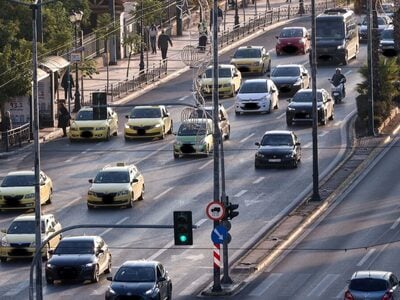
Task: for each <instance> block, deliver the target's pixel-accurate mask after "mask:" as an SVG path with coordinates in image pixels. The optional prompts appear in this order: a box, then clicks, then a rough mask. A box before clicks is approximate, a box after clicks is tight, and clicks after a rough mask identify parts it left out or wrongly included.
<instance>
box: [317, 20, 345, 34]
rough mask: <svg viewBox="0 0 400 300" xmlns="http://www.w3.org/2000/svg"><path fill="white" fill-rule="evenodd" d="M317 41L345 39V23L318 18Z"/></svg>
mask: <svg viewBox="0 0 400 300" xmlns="http://www.w3.org/2000/svg"><path fill="white" fill-rule="evenodd" d="M316 21H317V24H316V25H317V26H316V27H317V33H316V38H317V39H344V35H345V34H344V23H343V22H342V21H339V20H327V19H321V20H318V18H317V20H316Z"/></svg>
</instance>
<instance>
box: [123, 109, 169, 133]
mask: <svg viewBox="0 0 400 300" xmlns="http://www.w3.org/2000/svg"><path fill="white" fill-rule="evenodd" d="M125 117H126V118H127V119H128V121H127V122H126V123H125V131H124V136H125V140H128V139H137V138H154V137H158V138H161V139H163V138H164V137H165V135H166V134H168V133H172V126H173V122H172V118H171V115H170V113H169V112H168V110H167V108H166V107H165V106H164V105H154V106H144V105H143V106H136V107H134V108H133V109H132V110H131V112H130V114H129V115H126V116H125Z"/></svg>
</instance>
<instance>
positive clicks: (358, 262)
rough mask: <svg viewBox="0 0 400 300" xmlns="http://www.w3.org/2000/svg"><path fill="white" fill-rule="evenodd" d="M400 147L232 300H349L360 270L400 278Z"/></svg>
mask: <svg viewBox="0 0 400 300" xmlns="http://www.w3.org/2000/svg"><path fill="white" fill-rule="evenodd" d="M399 146H400V143H399V141H398V139H397V140H395V141H394V142H393V144H392V147H391V148H389V147H387V148H386V149H385V150H384V151H387V153H386V155H383V154H384V153H382V154H381V155H380V156H378V157H377V159H376V160H375V161H374V162H373V163H371V165H370V167H369V170H367V172H365V173H363V175H362V177H361V178H359V179H358V181H356V182H355V184H354V185H353V186H352V187H350V189H349V190H348V192H347V193H346V194H344V195H343V196H342V197H341V198H339V199H338V201H337V202H336V203H335V204H334V206H332V207H331V208H330V209H329V210H328V211H327V212H326V214H325V216H324V217H322V218H321V220H320V221H319V222H317V223H316V224H314V226H313V228H310V229H309V230H308V231H307V232H305V233H304V234H303V237H302V238H301V239H300V241H298V244H297V245H296V246H295V247H293V248H292V249H293V250H292V251H286V253H285V257H284V258H281V259H280V261H279V262H276V263H275V264H274V265H272V266H270V267H269V268H267V269H266V270H264V271H263V272H262V273H260V274H258V276H257V278H256V279H254V280H253V281H251V283H250V284H249V285H248V286H247V287H246V288H245V289H244V290H243V291H242V292H241V293H240V294H238V295H237V296H236V297H233V298H232V299H277V300H278V299H279V300H284V299H291V300H296V299H298V300H303V299H321V300H326V299H343V296H344V291H345V288H346V287H347V280H349V279H350V277H351V275H352V274H353V273H354V272H355V271H359V270H382V271H392V272H394V273H395V274H397V275H398V274H399V269H400V263H399V259H398V254H399V249H400V243H399V239H400V233H399V224H400V218H399V215H400V214H399V207H400V206H399V194H400V187H399V185H398V170H399V167H400V162H399V160H398V156H399V154H400V148H399ZM368 171H369V172H368Z"/></svg>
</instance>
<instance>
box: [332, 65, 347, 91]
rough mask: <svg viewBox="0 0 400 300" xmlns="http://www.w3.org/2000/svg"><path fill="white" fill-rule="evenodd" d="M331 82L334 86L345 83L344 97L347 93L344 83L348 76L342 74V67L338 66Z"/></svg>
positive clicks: (343, 88) (343, 87)
mask: <svg viewBox="0 0 400 300" xmlns="http://www.w3.org/2000/svg"><path fill="white" fill-rule="evenodd" d="M331 82H332V84H333V85H334V86H338V85H339V84H341V83H343V85H342V94H343V97H344V96H345V95H346V89H345V86H344V83H345V82H346V76H344V75H343V74H342V70H341V69H340V68H336V71H335V74H333V76H332V79H331Z"/></svg>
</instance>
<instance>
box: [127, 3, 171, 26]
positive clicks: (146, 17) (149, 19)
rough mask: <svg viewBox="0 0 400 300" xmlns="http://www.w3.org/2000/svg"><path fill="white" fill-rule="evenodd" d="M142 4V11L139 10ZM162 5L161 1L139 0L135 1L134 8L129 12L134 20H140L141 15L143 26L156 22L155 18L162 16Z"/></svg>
mask: <svg viewBox="0 0 400 300" xmlns="http://www.w3.org/2000/svg"><path fill="white" fill-rule="evenodd" d="M142 4H143V11H142V10H141V7H142ZM163 11H164V6H163V4H162V2H161V1H158V0H139V1H138V2H137V3H136V8H135V9H134V10H132V11H131V12H130V13H131V14H132V15H133V17H134V18H135V19H136V20H140V19H141V18H142V17H143V24H144V26H149V25H151V24H153V23H154V24H155V23H157V20H159V19H160V17H162V14H163Z"/></svg>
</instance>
